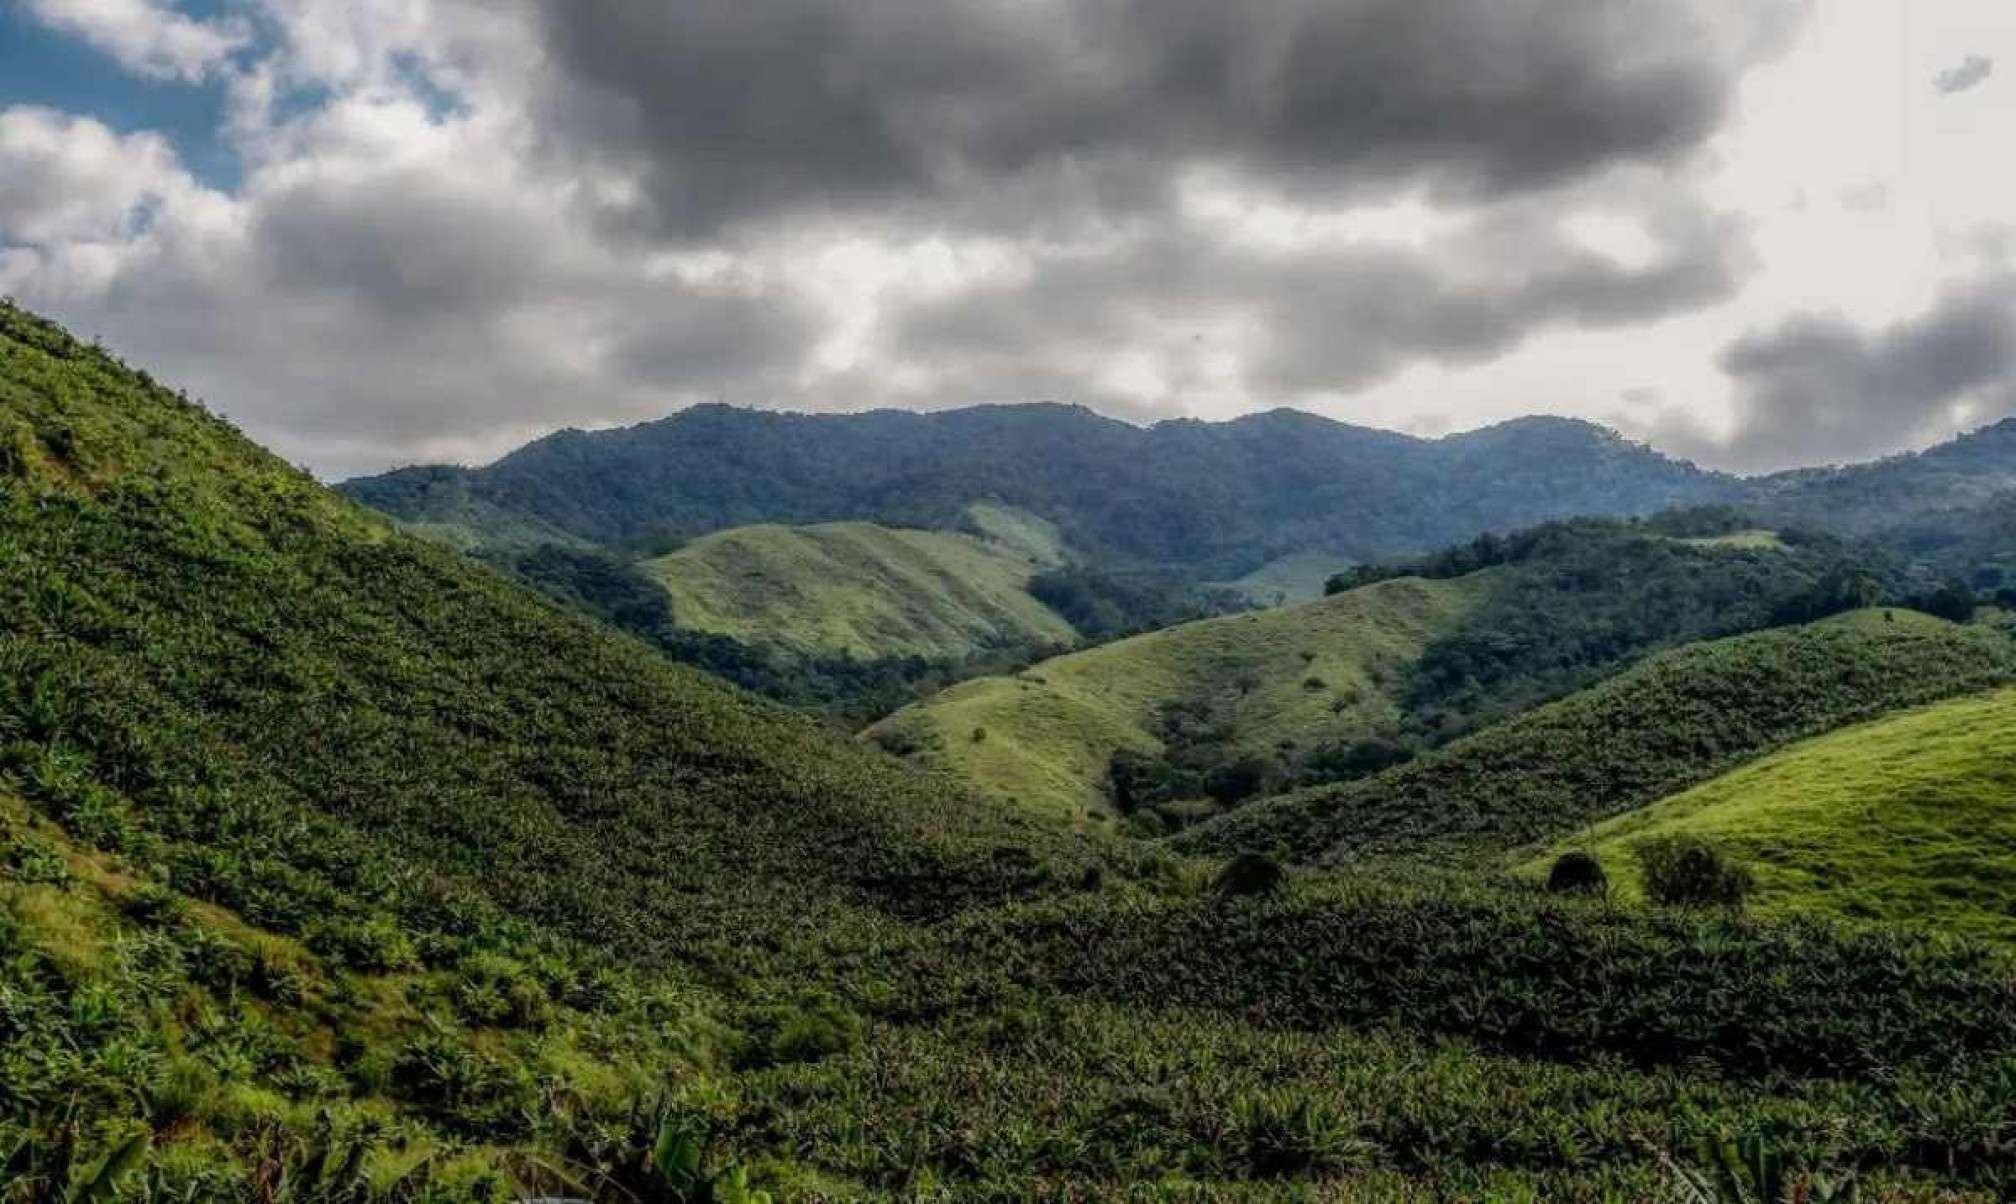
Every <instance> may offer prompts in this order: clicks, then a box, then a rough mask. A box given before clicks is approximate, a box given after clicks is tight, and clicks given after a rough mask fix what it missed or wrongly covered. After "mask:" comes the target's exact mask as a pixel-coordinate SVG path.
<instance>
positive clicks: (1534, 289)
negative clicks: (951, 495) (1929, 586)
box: [0, 0, 2016, 478]
mask: <svg viewBox="0 0 2016 1204" xmlns="http://www.w3.org/2000/svg"><path fill="white" fill-rule="evenodd" d="M2012 142H2016V0H1258V2H1255V3H1250V4H1240V5H1233V4H1226V3H1224V2H1223V0H762V2H761V3H756V4H751V3H747V2H746V0H181V2H176V0H0V293H5V294H7V295H11V296H13V297H14V298H16V299H17V300H18V301H19V302H21V303H22V304H24V305H27V306H29V307H31V308H34V309H37V310H40V311H42V312H44V313H47V314H49V315H51V316H53V317H56V318H58V319H59V320H61V321H64V322H65V323H67V324H69V325H70V326H71V327H72V328H73V329H74V330H76V331H77V332H78V333H80V334H83V335H86V336H95V337H98V338H100V339H102V341H103V342H104V343H105V344H106V345H107V346H108V347H110V348H111V349H113V350H114V351H116V352H118V353H119V354H121V355H122V356H124V357H126V358H127V359H128V360H129V361H131V362H134V363H136V364H139V365H143V366H146V367H148V368H149V369H150V370H151V371H153V372H154V373H155V375H157V376H159V377H161V378H163V379H165V380H169V381H172V382H175V383H177V384H179V385H181V386H183V387H184V388H186V389H187V390H188V392H189V393H190V394H191V395H192V396H196V397H200V398H202V399H203V400H205V401H206V402H207V403H208V404H209V405H210V406H211V407H212V408H214V409H216V410H217V411H219V412H221V413H223V414H225V415H226V416H228V417H230V418H231V419H232V420H233V421H235V422H236V423H237V424H238V425H239V426H240V427H242V428H243V429H244V430H246V431H247V432H248V433H249V434H251V435H252V436H254V437H255V438H258V439H260V440H261V441H262V442H265V443H266V444H267V445H268V446H270V447H272V448H274V449H275V450H276V451H278V452H280V453H281V454H283V455H285V456H287V457H288V458H290V459H292V460H294V461H295V462H297V463H300V464H303V465H305V466H307V467H309V468H310V469H312V470H313V471H315V472H317V473H318V474H321V475H323V476H325V477H329V478H337V477H343V476H348V475H352V474H356V473H363V472H370V471H376V470H380V469H384V468H388V467H393V466H396V465H403V464H409V463H418V462H459V463H481V462H485V461H488V460H490V459H493V458H495V457H496V456H498V455H501V454H502V453H504V452H505V451H508V450H510V449H511V448H512V447H515V446H517V445H519V444H521V443H523V442H525V441H527V440H529V439H532V438H535V437H537V436H539V435H541V434H544V433H547V432H550V431H552V430H555V429H558V428H561V427H569V426H576V427H591V428H592V427H604V426H610V425H616V424H625V423H632V422H637V421H641V420H645V419H649V418H654V417H659V416H662V415H664V414H666V413H669V412H671V411H674V410H677V409H679V408H681V407H684V406H687V405H691V404H695V403H698V402H706V401H725V402H729V403H732V404H737V405H746V406H756V407H765V408H777V409H791V410H807V411H833V410H862V409H872V408H878V407H901V408H908V409H943V408H950V407H955V406H962V405H971V404H976V403H984V402H1013V401H1039V400H1040V401H1061V402H1075V403H1080V404H1083V405H1086V406H1090V407H1091V408H1093V409H1095V410H1098V411H1100V412H1102V413H1106V414H1109V415H1112V416H1115V417H1118V418H1123V419H1127V420H1130V421H1136V422H1153V421H1157V420H1161V419H1166V418H1175V417H1195V418H1207V419H1224V418H1231V417H1235V416H1237V415H1239V414H1242V413H1248V412H1252V411H1256V410H1266V409H1273V408H1276V407H1279V406H1294V407H1298V408H1302V409H1307V410H1311V411H1314V412H1317V413H1320V414H1324V415H1326V416H1329V417H1333V418H1337V419H1340V420H1343V421H1348V422H1356V423H1362V424H1366V425H1371V426H1378V427H1385V428H1391V429H1397V430H1404V431H1410V432H1414V433H1417V434H1423V435H1436V434H1441V433H1445V432H1449V431H1455V430H1465V429H1470V428H1474V427H1477V426H1482V425H1488V424H1490V423H1493V422H1498V421H1502V420H1505V419H1507V418H1512V417H1516V416H1519V415H1524V414H1534V413H1550V414H1563V415H1570V416H1575V417H1581V418H1587V419H1590V420H1593V421H1596V422H1600V423H1604V424H1606V425H1609V426H1613V427H1615V428H1617V429H1618V430H1620V431H1622V432H1623V433H1625V434H1626V435H1628V436H1631V437H1633V438H1637V439H1642V440H1645V441H1648V442H1650V443H1652V444H1653V445H1654V446H1656V447H1659V448H1660V449H1662V450H1664V451H1667V452H1669V453H1671V454H1674V455H1678V456H1683V457H1686V458H1688V459H1693V460H1696V461H1698V462H1701V463H1703V464H1707V465H1710V466H1714V467H1719V468H1727V469H1731V470H1736V471H1742V472H1761V471H1768V470H1773V469H1777V468H1782V467H1787V466H1792V465H1804V464H1823V463H1836V462H1845V461H1852V460H1860V459H1867V458H1870V457H1874V456H1880V455H1885V454H1889V453H1892V452H1896V451H1899V450H1905V449H1910V448H1916V447H1922V446H1925V445H1928V444H1930V443H1933V442H1936V441H1939V440H1941V439H1944V438H1949V437H1951V436H1952V435H1954V434H1956V433H1959V432H1962V431H1965V430H1968V429H1971V428H1974V427H1977V426H1980V425H1983V424H1985V423H1987V422H1990V421H1994V420H1996V419H1998V418H2001V417H2003V416H2006V415H2009V414H2011V413H2016V156H2012V155H2011V154H2010V153H2009V149H2008V148H2009V146H2010V145H2011V144H2012Z"/></svg>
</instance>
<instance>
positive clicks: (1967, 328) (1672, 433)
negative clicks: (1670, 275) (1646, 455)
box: [1660, 277, 2016, 469]
mask: <svg viewBox="0 0 2016 1204" xmlns="http://www.w3.org/2000/svg"><path fill="white" fill-rule="evenodd" d="M1721 366H1722V369H1723V370H1724V371H1725V372H1727V373H1728V374H1729V376H1730V377H1731V379H1732V380H1733V381H1734V383H1735V385H1736V387H1737V390H1738V410H1737V413H1738V426H1737V429H1736V432H1735V435H1734V437H1733V438H1732V439H1729V440H1726V441H1720V442H1718V441H1714V440H1710V439H1707V438H1705V437H1704V436H1702V435H1701V434H1700V432H1698V431H1693V430H1690V429H1689V427H1688V426H1687V424H1686V423H1685V421H1684V420H1675V421H1670V422H1669V424H1668V428H1667V430H1666V431H1665V432H1664V434H1665V435H1666V436H1667V438H1665V439H1662V440H1660V441H1661V442H1662V444H1671V445H1675V446H1677V448H1678V449H1679V450H1682V451H1686V452H1690V453H1694V454H1700V455H1702V456H1703V457H1704V458H1708V459H1713V460H1715V461H1716V462H1717V463H1720V464H1724V465H1728V466H1730V467H1734V468H1742V469H1763V468H1777V467H1784V466H1786V465H1790V464H1795V463H1796V464H1818V463H1828V462H1845V461H1851V460H1861V459H1867V458H1869V457H1872V456H1877V455H1882V454H1884V453H1887V452H1892V451H1895V450H1897V449H1898V448H1900V447H1906V446H1911V445H1914V444H1923V443H1926V442H1929V441H1932V440H1935V439H1938V438H1940V437H1943V436H1947V435H1951V434H1954V433H1956V432H1957V431H1959V430H1961V429H1964V428H1966V427H1970V426H1975V425H1979V424H1981V423H1984V422H1987V421H1990V420H1992V419H1996V418H2000V417H2003V416H2005V415H2007V414H2008V413H2010V412H2011V411H2012V410H2016V277H2003V278H1998V279H1995V280H1991V281H1987V282H1980V283H1975V284H1972V285H1969V286H1967V287H1965V288H1961V289H1956V290H1954V291H1952V292H1949V293H1948V294H1947V295H1946V296H1944V297H1942V298H1941V299H1940V300H1939V301H1938V303H1937V304H1935V305H1934V306H1933V307H1932V308H1931V309H1930V310H1928V311H1927V312H1926V313H1924V314H1922V315H1920V316H1918V317H1916V318H1912V319H1909V320H1907V321H1904V322H1899V323H1897V324H1896V325H1893V326H1890V327H1888V328H1886V329H1884V330H1880V331H1874V332H1870V331H1864V330H1861V329H1859V328H1857V327H1856V326H1854V325H1853V324H1851V323H1849V322H1847V321H1845V320H1843V319H1842V318H1840V317H1838V316H1831V315H1803V316H1800V317H1796V318H1793V319H1792V320H1790V321H1788V322H1786V323H1784V324H1783V325H1781V326H1779V327H1778V328H1776V329H1775V330H1770V331H1763V332H1758V333H1753V334H1750V335H1748V336H1745V337H1744V338H1742V339H1740V340H1738V341H1737V342H1736V343H1734V344H1732V345H1731V346H1730V347H1729V348H1728V349H1727V350H1726V351H1725V352H1724V353H1723V356H1722V361H1721Z"/></svg>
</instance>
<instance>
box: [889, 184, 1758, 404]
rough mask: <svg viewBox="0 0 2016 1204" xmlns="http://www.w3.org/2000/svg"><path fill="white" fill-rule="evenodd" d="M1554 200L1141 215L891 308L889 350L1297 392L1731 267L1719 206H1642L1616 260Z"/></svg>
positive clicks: (1638, 304)
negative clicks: (1348, 233)
mask: <svg viewBox="0 0 2016 1204" xmlns="http://www.w3.org/2000/svg"><path fill="white" fill-rule="evenodd" d="M1561 201H1562V199H1561V198H1560V197H1558V196H1556V197H1552V198H1550V201H1549V203H1548V204H1547V205H1545V206H1542V205H1539V204H1534V205H1512V206H1505V207H1500V208H1497V209H1494V210H1490V211H1487V212H1485V213H1483V214H1481V215H1480V216H1477V217H1474V218H1472V219H1471V220H1469V221H1468V222H1466V223H1464V226H1463V228H1462V229H1461V230H1460V231H1457V232H1452V233H1448V234H1445V235H1443V236H1441V237H1438V238H1435V239H1433V240H1431V241H1429V242H1428V243H1427V245H1424V246H1411V245H1407V244H1404V243H1400V242H1394V241H1375V240H1368V239H1362V238H1338V239H1332V240H1327V241H1318V242H1311V241H1304V240H1296V241H1293V242H1290V243H1287V244H1281V245H1270V244H1268V243H1266V242H1264V241H1262V242H1254V241H1242V240H1240V239H1238V238H1237V237H1228V235H1227V232H1226V231H1224V230H1222V229H1216V228H1213V227H1212V226H1211V225H1210V224H1209V223H1207V222H1206V221H1204V220H1202V219H1201V218H1199V217H1196V216H1191V217H1189V218H1186V219H1184V220H1180V221H1173V222H1153V223H1143V224H1142V225H1141V226H1140V227H1138V228H1137V229H1135V230H1134V231H1133V232H1131V233H1129V234H1126V235H1122V236H1120V237H1116V238H1111V239H1108V240H1103V241H1102V240H1093V241H1091V242H1088V243H1084V244H1071V245H1063V246H1056V247H1052V248H1049V249H1046V250H1044V251H1042V252H1039V253H1038V254H1036V255H1035V256H1034V257H1033V258H1032V260H1031V261H1030V262H1028V263H1027V264H1025V265H1024V266H1023V267H1022V269H1021V270H1019V271H1015V272H1008V273H1002V274H1001V275H1000V277H999V278H995V279H983V280H982V281H981V282H979V283H977V284H975V285H973V286H971V287H969V288H966V289H961V290H955V291H953V292H950V293H948V294H947V295H944V296H942V297H939V298H936V299H933V300H931V301H927V302H922V303H919V304H916V305H913V306H909V307H907V308H905V309H903V310H902V311H901V312H900V313H899V314H898V315H897V316H896V317H895V318H894V319H893V321H892V326H893V333H892V347H891V349H890V354H889V358H890V361H891V362H893V363H894V364H896V365H899V366H900V367H905V368H907V369H908V371H907V372H905V373H904V375H906V376H907V377H908V378H909V379H911V380H912V381H913V382H914V383H913V388H915V389H916V390H917V391H918V392H919V394H920V395H923V396H928V395H930V394H932V393H938V394H940V395H944V394H952V395H970V394H971V393H972V392H973V391H974V390H976V389H981V388H986V387H989V386H992V387H995V388H1000V387H1001V386H1002V385H1003V384H1004V383H1008V382H1013V383H1014V384H1015V385H1017V386H1019V387H1020V388H1022V389H1024V390H1029V391H1032V395H1038V396H1068V397H1076V398H1084V399H1087V400H1095V401H1098V402H1100V403H1101V404H1103V405H1104V406H1105V407H1107V408H1109V409H1124V410H1130V411H1134V412H1153V411H1154V409H1155V403H1157V402H1158V401H1159V402H1160V404H1161V405H1163V406H1167V405H1170V404H1172V403H1174V404H1181V403H1182V402H1183V401H1184V400H1186V399H1194V398H1195V397H1196V396H1197V395H1198V394H1199V393H1207V394H1208V393H1212V392H1220V393H1230V394H1237V395H1244V396H1249V397H1264V398H1270V399H1274V400H1276V401H1284V402H1285V401H1297V400H1309V399H1315V398H1324V397H1336V396H1339V395H1345V394H1349V393H1350V392H1352V391H1354V390H1356V389H1359V388H1362V387H1364V386H1366V385H1368V384H1371V383H1373V382H1375V381H1378V380H1380V379H1382V378H1384V377H1386V376H1387V375H1389V374H1391V373H1393V372H1395V371H1397V370H1398V369H1399V368H1400V367H1401V366H1403V365H1405V364H1407V363H1410V362H1418V361H1427V362H1436V363H1446V364H1460V363H1476V362H1480V361H1483V360H1486V359H1489V358H1491V357H1493V356H1495V355H1497V354H1499V353H1501V352H1503V351H1505V350H1506V349H1508V348H1510V347H1511V346H1513V345H1515V344H1517V343H1518V342H1520V341H1521V340H1522V339H1524V338H1526V337H1528V336H1529V335H1531V334H1533V333H1535V332H1537V331H1541V330H1545V329H1548V328H1550V327H1555V326H1583V327H1602V326H1612V325H1621V324H1628V323H1634V322H1640V321H1646V320H1649V319H1653V318H1656V317H1659V316H1662V315H1664V314H1668V313H1673V312H1676V311H1681V310H1686V309H1690V308H1694V307H1697V306H1700V305H1702V304H1706V303H1709V302H1711V301H1713V300H1716V299H1719V298H1722V297H1725V296H1727V295H1728V294H1729V293H1730V292H1731V291H1732V290H1733V288H1734V287H1735V284H1736V282H1737V280H1738V279H1739V278H1740V277H1741V275H1742V274H1743V272H1744V270H1745V267H1746V258H1745V256H1744V254H1743V252H1742V246H1743V244H1742V242H1741V239H1740V238H1738V237H1735V236H1733V235H1732V234H1731V232H1730V231H1729V230H1728V229H1727V228H1726V226H1727V223H1726V220H1724V219H1717V218H1713V217H1708V216H1703V215H1699V214H1696V213H1693V212H1691V211H1689V210H1687V209H1685V208H1683V207H1675V208H1674V209H1672V210H1671V211H1668V212H1666V213H1664V214H1661V215H1660V220H1658V221H1656V222H1654V223H1653V230H1652V232H1651V233H1650V234H1649V237H1650V238H1651V240H1652V251H1651V254H1650V257H1649V259H1648V260H1646V261H1645V262H1643V263H1632V264H1627V263H1623V262H1620V261H1618V260H1617V259H1615V258H1613V257H1610V256H1607V255H1604V254H1601V253H1598V252H1595V251H1592V250H1589V249H1587V248H1585V247H1583V246H1580V245H1577V244H1576V243H1575V242H1574V241H1573V240H1572V238H1571V236H1570V235H1569V234H1568V233H1567V232H1566V230H1565V229H1564V223H1563V222H1562V221H1561V220H1560V219H1561V216H1562V215H1561V214H1559V213H1555V212H1551V209H1552V207H1553V206H1554V205H1557V204H1560V203H1561ZM1571 212H1572V209H1571ZM1118 349H1125V353H1124V354H1123V353H1122V352H1121V351H1120V350H1118ZM1032 365H1040V368H1039V369H1037V370H1036V371H1035V372H1034V373H1032V370H1031V366H1032ZM1060 377H1061V378H1063V380H1060V379H1059V378H1060ZM1064 380H1076V381H1078V382H1080V383H1079V385H1078V387H1077V388H1076V389H1075V390H1071V391H1059V388H1058V387H1059V385H1060V384H1062V383H1063V381H1064ZM1088 390H1089V391H1088Z"/></svg>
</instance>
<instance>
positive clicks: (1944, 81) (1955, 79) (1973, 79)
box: [1932, 54, 1995, 96]
mask: <svg viewBox="0 0 2016 1204" xmlns="http://www.w3.org/2000/svg"><path fill="white" fill-rule="evenodd" d="M1993 74H1995V60H1994V59H1991V58H1989V57H1987V56H1986V55H1980V54H1970V55H1968V56H1967V57H1966V59H1964V60H1963V61H1962V62H1961V63H1960V65H1959V66H1957V67H1949V68H1947V69H1946V70H1944V71H1941V72H1940V73H1939V74H1938V75H1937V76H1935V77H1934V78H1933V80H1932V86H1933V87H1935V88H1937V89H1939V91H1941V92H1943V93H1945V94H1946V95H1948V96H1951V95H1953V94H1954V93H1956V92H1965V91H1967V90H1968V89H1969V88H1973V87H1977V86H1979V85H1980V84H1981V83H1982V82H1984V81H1985V80H1987V78H1988V77H1989V76H1991V75H1993Z"/></svg>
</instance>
